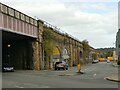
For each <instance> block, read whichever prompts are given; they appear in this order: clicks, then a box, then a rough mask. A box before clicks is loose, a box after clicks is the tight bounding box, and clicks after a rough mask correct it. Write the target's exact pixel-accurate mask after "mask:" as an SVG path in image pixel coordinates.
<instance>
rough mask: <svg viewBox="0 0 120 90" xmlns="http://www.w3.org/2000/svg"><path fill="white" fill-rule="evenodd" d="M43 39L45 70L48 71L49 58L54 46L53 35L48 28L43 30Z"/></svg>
mask: <svg viewBox="0 0 120 90" xmlns="http://www.w3.org/2000/svg"><path fill="white" fill-rule="evenodd" d="M42 37H43V41H42V43H43V49H44V54H45V61H46V69H50V63H51V56H52V54H53V48H54V47H55V46H56V43H55V40H54V39H55V37H56V36H55V33H54V32H53V31H52V30H51V29H50V28H45V30H44V31H43V34H42Z"/></svg>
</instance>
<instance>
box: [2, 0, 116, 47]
mask: <svg viewBox="0 0 120 90" xmlns="http://www.w3.org/2000/svg"><path fill="white" fill-rule="evenodd" d="M2 2H4V3H5V4H8V5H10V6H12V7H13V8H15V9H17V10H19V11H22V12H24V13H26V14H28V15H31V16H33V17H34V16H37V17H39V18H40V19H42V20H45V21H47V22H50V23H51V24H52V25H55V26H58V27H60V28H61V29H62V30H64V31H66V32H68V33H70V34H72V35H73V36H75V37H77V38H78V39H79V40H83V39H87V40H88V41H89V42H90V44H91V45H92V46H93V47H95V48H96V47H108V46H109V47H110V46H113V42H115V37H116V32H117V29H118V28H117V26H118V24H117V22H118V13H117V1H116V6H115V5H112V4H109V5H107V3H106V2H105V3H104V2H100V3H97V4H96V3H87V2H85V3H84V2H83V1H81V2H79V1H78V2H77V1H73V0H71V1H67V0H66V1H58V0H52V1H51V2H50V1H49V0H40V1H39V0H36V1H34V0H30V1H28V0H24V1H23V0H19V1H16V0H14V1H13V0H9V2H7V0H2ZM20 2H23V3H20ZM89 10H93V11H92V12H90V11H89ZM98 11H99V12H98ZM101 12H103V13H101Z"/></svg>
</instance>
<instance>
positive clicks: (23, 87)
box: [15, 86, 24, 88]
mask: <svg viewBox="0 0 120 90" xmlns="http://www.w3.org/2000/svg"><path fill="white" fill-rule="evenodd" d="M15 87H17V88H24V87H21V86H15Z"/></svg>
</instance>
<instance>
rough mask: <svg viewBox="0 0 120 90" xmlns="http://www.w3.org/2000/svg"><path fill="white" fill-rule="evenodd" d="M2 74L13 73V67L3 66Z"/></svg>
mask: <svg viewBox="0 0 120 90" xmlns="http://www.w3.org/2000/svg"><path fill="white" fill-rule="evenodd" d="M2 72H14V67H13V66H12V65H8V64H4V65H3V66H2Z"/></svg>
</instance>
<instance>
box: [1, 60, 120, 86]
mask: <svg viewBox="0 0 120 90" xmlns="http://www.w3.org/2000/svg"><path fill="white" fill-rule="evenodd" d="M81 68H82V72H84V74H77V73H76V72H77V68H76V67H72V68H69V70H67V71H63V70H59V71H50V70H43V71H35V70H26V71H24V70H18V71H15V72H7V73H3V74H2V87H3V88H118V83H117V82H113V81H108V80H106V79H105V77H107V76H110V75H114V74H117V73H118V68H117V67H113V66H112V63H106V62H99V63H97V64H89V65H84V66H82V67H81Z"/></svg>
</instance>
